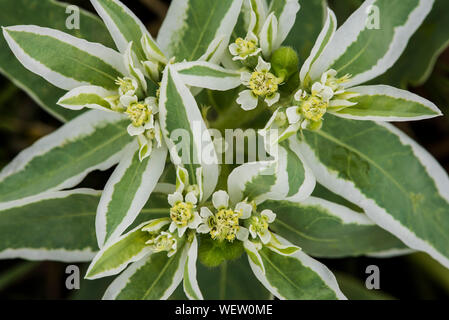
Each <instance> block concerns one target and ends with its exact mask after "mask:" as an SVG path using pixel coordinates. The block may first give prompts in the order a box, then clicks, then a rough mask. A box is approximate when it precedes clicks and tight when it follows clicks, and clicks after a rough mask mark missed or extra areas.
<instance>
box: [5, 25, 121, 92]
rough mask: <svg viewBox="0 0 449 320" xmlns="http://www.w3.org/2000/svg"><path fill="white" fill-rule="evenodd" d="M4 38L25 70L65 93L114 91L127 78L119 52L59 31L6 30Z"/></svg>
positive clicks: (14, 27)
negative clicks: (82, 88)
mask: <svg viewBox="0 0 449 320" xmlns="http://www.w3.org/2000/svg"><path fill="white" fill-rule="evenodd" d="M3 35H4V36H5V39H6V41H7V42H8V45H9V47H10V48H11V50H12V51H13V53H14V55H15V56H16V57H17V59H18V60H19V61H20V62H21V63H22V64H23V65H24V67H25V68H27V69H28V70H30V71H31V72H34V73H36V74H38V75H40V76H41V77H43V78H44V79H45V80H47V81H48V82H50V83H51V84H53V85H55V86H56V87H58V88H61V89H65V90H71V89H74V88H76V87H80V86H84V85H96V86H100V87H103V88H105V89H108V90H114V89H116V88H117V85H116V84H115V80H116V79H117V77H120V76H123V75H124V74H126V69H125V66H124V63H123V58H122V55H121V54H119V53H118V52H116V51H114V50H112V49H110V48H107V47H105V46H103V45H101V44H98V43H92V42H88V41H86V40H83V39H80V38H76V37H74V36H71V35H69V34H67V33H64V32H61V31H58V30H54V29H49V28H42V27H38V26H32V25H30V26H27V25H23V26H12V27H6V28H3Z"/></svg>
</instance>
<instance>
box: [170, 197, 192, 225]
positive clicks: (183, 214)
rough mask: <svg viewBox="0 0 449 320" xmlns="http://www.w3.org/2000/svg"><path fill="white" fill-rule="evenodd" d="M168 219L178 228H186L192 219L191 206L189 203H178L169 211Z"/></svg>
mask: <svg viewBox="0 0 449 320" xmlns="http://www.w3.org/2000/svg"><path fill="white" fill-rule="evenodd" d="M170 218H171V219H172V221H173V222H175V223H176V224H177V225H178V226H179V227H186V226H187V225H188V223H189V222H190V220H191V219H192V218H193V204H191V203H190V202H178V203H177V204H176V205H175V206H174V207H172V208H171V209H170Z"/></svg>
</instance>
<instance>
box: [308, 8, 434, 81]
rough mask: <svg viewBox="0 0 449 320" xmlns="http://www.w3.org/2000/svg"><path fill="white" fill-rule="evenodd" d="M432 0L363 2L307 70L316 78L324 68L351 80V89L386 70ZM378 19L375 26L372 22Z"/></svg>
mask: <svg viewBox="0 0 449 320" xmlns="http://www.w3.org/2000/svg"><path fill="white" fill-rule="evenodd" d="M433 2H434V1H433V0H399V1H398V0H395V1H391V0H367V1H365V2H364V3H363V4H362V5H361V6H360V8H359V9H357V10H356V11H355V12H354V13H353V14H352V15H351V16H350V17H349V18H348V19H347V20H346V22H345V23H344V24H343V25H342V26H341V27H340V28H339V29H338V30H337V32H336V33H335V36H334V37H333V39H332V40H331V42H329V44H328V46H327V47H326V49H325V50H324V51H323V54H322V55H321V56H320V57H319V58H318V59H317V61H316V63H315V64H314V65H313V67H312V70H311V78H312V79H317V78H319V77H320V76H321V74H322V73H323V72H325V71H326V70H328V69H335V70H336V71H337V72H338V73H339V74H340V75H341V76H343V75H345V74H351V75H352V76H353V77H352V78H351V79H350V81H348V82H347V83H345V86H347V87H351V86H355V85H358V84H360V83H363V82H366V81H369V80H371V79H373V78H375V77H377V76H379V75H381V74H383V73H384V72H385V71H386V70H388V69H389V68H390V67H391V66H392V65H393V64H394V63H395V62H396V60H397V59H398V58H399V57H400V56H401V54H402V52H403V51H404V49H405V47H406V45H407V43H408V41H409V39H410V37H411V36H412V35H413V33H414V32H415V31H416V29H418V27H419V26H420V25H421V23H422V22H423V20H424V18H425V17H426V16H427V14H428V13H429V12H430V10H431V8H432V5H433ZM377 18H378V19H379V21H378V22H379V23H378V26H377V25H376V24H377V23H376V20H372V19H377Z"/></svg>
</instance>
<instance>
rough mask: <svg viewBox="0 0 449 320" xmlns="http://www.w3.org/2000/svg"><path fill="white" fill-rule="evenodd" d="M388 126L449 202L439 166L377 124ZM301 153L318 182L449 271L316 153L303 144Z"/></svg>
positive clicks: (446, 261)
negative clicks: (325, 164)
mask: <svg viewBox="0 0 449 320" xmlns="http://www.w3.org/2000/svg"><path fill="white" fill-rule="evenodd" d="M376 123H377V124H378V125H380V126H383V127H385V128H386V129H387V130H389V131H390V132H391V133H393V134H395V135H396V136H398V138H399V140H400V141H401V142H402V143H403V144H404V145H406V146H410V147H411V148H412V151H413V153H414V155H415V156H416V158H417V159H418V160H419V162H420V163H421V164H422V166H423V167H424V168H425V169H426V171H427V174H428V175H429V176H430V177H431V178H432V179H433V180H434V181H435V185H436V187H437V190H438V192H439V194H440V195H441V197H443V198H444V199H445V200H446V201H447V202H448V203H449V177H448V174H447V173H446V172H445V170H444V169H443V168H442V167H441V166H440V164H439V163H438V162H437V161H436V160H435V159H434V158H433V157H432V156H431V155H430V154H429V153H428V152H427V151H426V150H425V149H424V148H422V147H421V146H420V145H418V144H417V143H416V142H415V141H413V140H412V139H411V138H410V137H408V136H407V135H405V134H404V133H403V132H402V131H400V130H399V129H397V128H395V127H394V126H392V125H391V124H388V123H385V122H376ZM300 146H301V152H302V154H303V155H304V157H305V159H306V161H307V163H308V164H309V166H310V167H311V168H312V170H313V172H314V174H315V177H316V179H317V181H318V182H319V183H321V184H322V185H324V186H326V188H328V189H329V190H330V191H332V192H334V193H336V194H338V195H340V196H342V197H343V198H345V199H347V200H349V201H351V202H353V203H355V204H356V205H357V206H359V207H361V208H362V209H364V211H365V213H366V214H367V216H368V217H369V218H370V219H372V220H373V221H374V222H375V223H376V224H377V225H379V226H380V227H381V228H383V229H385V230H387V231H389V232H390V233H392V234H393V235H395V236H396V237H397V238H399V239H400V240H401V241H402V242H404V243H405V244H406V245H407V246H409V247H410V248H412V249H415V250H418V251H424V252H427V253H428V254H429V255H431V256H432V257H433V258H434V259H435V260H437V261H438V262H440V263H441V264H442V265H444V266H445V267H447V268H449V258H448V257H445V256H444V255H443V254H441V253H440V252H438V251H437V250H436V249H435V248H434V247H433V246H432V245H430V244H429V243H428V242H426V241H425V240H423V239H420V238H418V237H417V236H416V234H415V233H413V232H412V231H411V230H409V229H408V228H406V227H405V226H403V225H402V224H401V223H400V222H399V221H397V220H396V219H394V217H393V216H391V215H390V214H388V212H387V211H386V210H385V209H384V208H382V207H380V206H378V205H377V204H376V202H375V201H374V200H372V199H369V198H367V197H366V196H365V195H363V194H362V193H361V192H360V190H359V189H357V188H356V186H355V185H354V183H353V182H349V181H346V180H343V179H339V178H338V177H337V173H336V172H331V171H330V170H329V169H328V168H327V167H326V166H324V165H323V164H322V163H321V162H320V161H319V159H318V158H317V157H316V156H315V153H314V151H313V150H312V149H311V148H310V147H309V146H308V145H307V144H306V143H304V142H300Z"/></svg>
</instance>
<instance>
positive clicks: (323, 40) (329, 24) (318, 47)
mask: <svg viewBox="0 0 449 320" xmlns="http://www.w3.org/2000/svg"><path fill="white" fill-rule="evenodd" d="M336 30H337V18H336V17H335V14H334V12H333V11H332V10H331V9H329V8H327V19H326V23H325V24H324V27H323V29H322V30H321V32H320V34H319V36H318V39H317V40H316V42H315V45H314V46H313V48H312V52H311V53H310V55H309V57H308V58H307V60H306V61H305V62H304V64H303V65H302V67H301V71H300V73H299V77H300V80H301V83H303V82H304V80H305V79H306V78H307V76H308V75H309V72H310V69H311V68H312V66H313V64H314V63H315V61H316V60H317V59H318V57H319V56H320V55H321V54H322V53H323V51H324V49H325V48H326V46H327V44H328V43H329V41H331V40H332V38H333V37H334V34H335V31H336Z"/></svg>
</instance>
